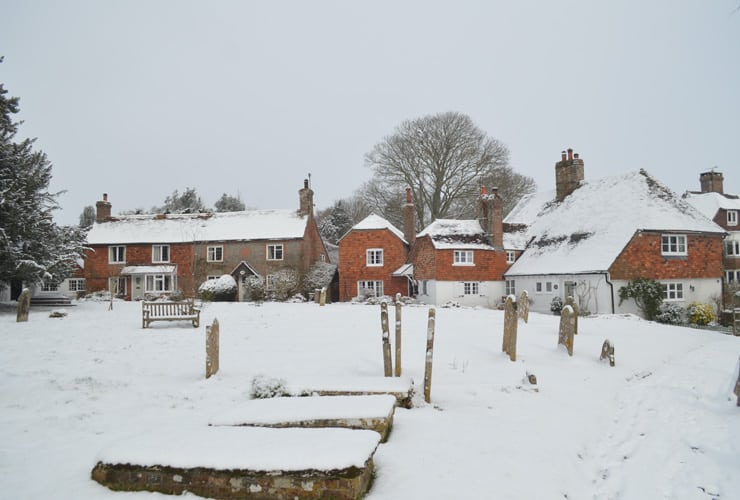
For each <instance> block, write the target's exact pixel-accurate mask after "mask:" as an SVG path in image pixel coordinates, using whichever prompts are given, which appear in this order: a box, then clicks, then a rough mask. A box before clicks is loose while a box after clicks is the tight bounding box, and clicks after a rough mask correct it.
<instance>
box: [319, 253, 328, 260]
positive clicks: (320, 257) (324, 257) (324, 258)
mask: <svg viewBox="0 0 740 500" xmlns="http://www.w3.org/2000/svg"><path fill="white" fill-rule="evenodd" d="M319 260H320V261H321V262H326V255H324V254H323V253H322V254H321V255H319Z"/></svg>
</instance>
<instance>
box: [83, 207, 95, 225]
mask: <svg viewBox="0 0 740 500" xmlns="http://www.w3.org/2000/svg"><path fill="white" fill-rule="evenodd" d="M94 223H95V207H93V206H92V205H88V206H86V207H85V208H83V209H82V213H81V214H80V227H90V226H92V225H93V224H94Z"/></svg>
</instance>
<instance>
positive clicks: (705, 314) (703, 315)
mask: <svg viewBox="0 0 740 500" xmlns="http://www.w3.org/2000/svg"><path fill="white" fill-rule="evenodd" d="M687 314H688V316H689V323H691V324H693V325H701V326H703V325H708V324H709V323H712V322H714V321H717V315H716V314H715V312H714V307H713V306H712V304H702V303H700V302H692V303H691V304H689V307H688V309H687Z"/></svg>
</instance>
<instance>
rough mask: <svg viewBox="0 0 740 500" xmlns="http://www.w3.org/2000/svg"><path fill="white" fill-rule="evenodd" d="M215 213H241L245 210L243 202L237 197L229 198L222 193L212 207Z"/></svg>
mask: <svg viewBox="0 0 740 500" xmlns="http://www.w3.org/2000/svg"><path fill="white" fill-rule="evenodd" d="M213 208H215V209H216V212H241V211H242V210H244V209H245V206H244V202H243V201H242V199H241V197H240V196H239V195H236V196H229V195H228V194H226V193H224V194H222V195H221V198H219V199H218V201H217V202H216V203H215V204H214V205H213Z"/></svg>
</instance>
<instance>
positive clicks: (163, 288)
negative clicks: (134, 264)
mask: <svg viewBox="0 0 740 500" xmlns="http://www.w3.org/2000/svg"><path fill="white" fill-rule="evenodd" d="M146 291H147V292H171V291H172V275H171V274H147V275H146Z"/></svg>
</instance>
